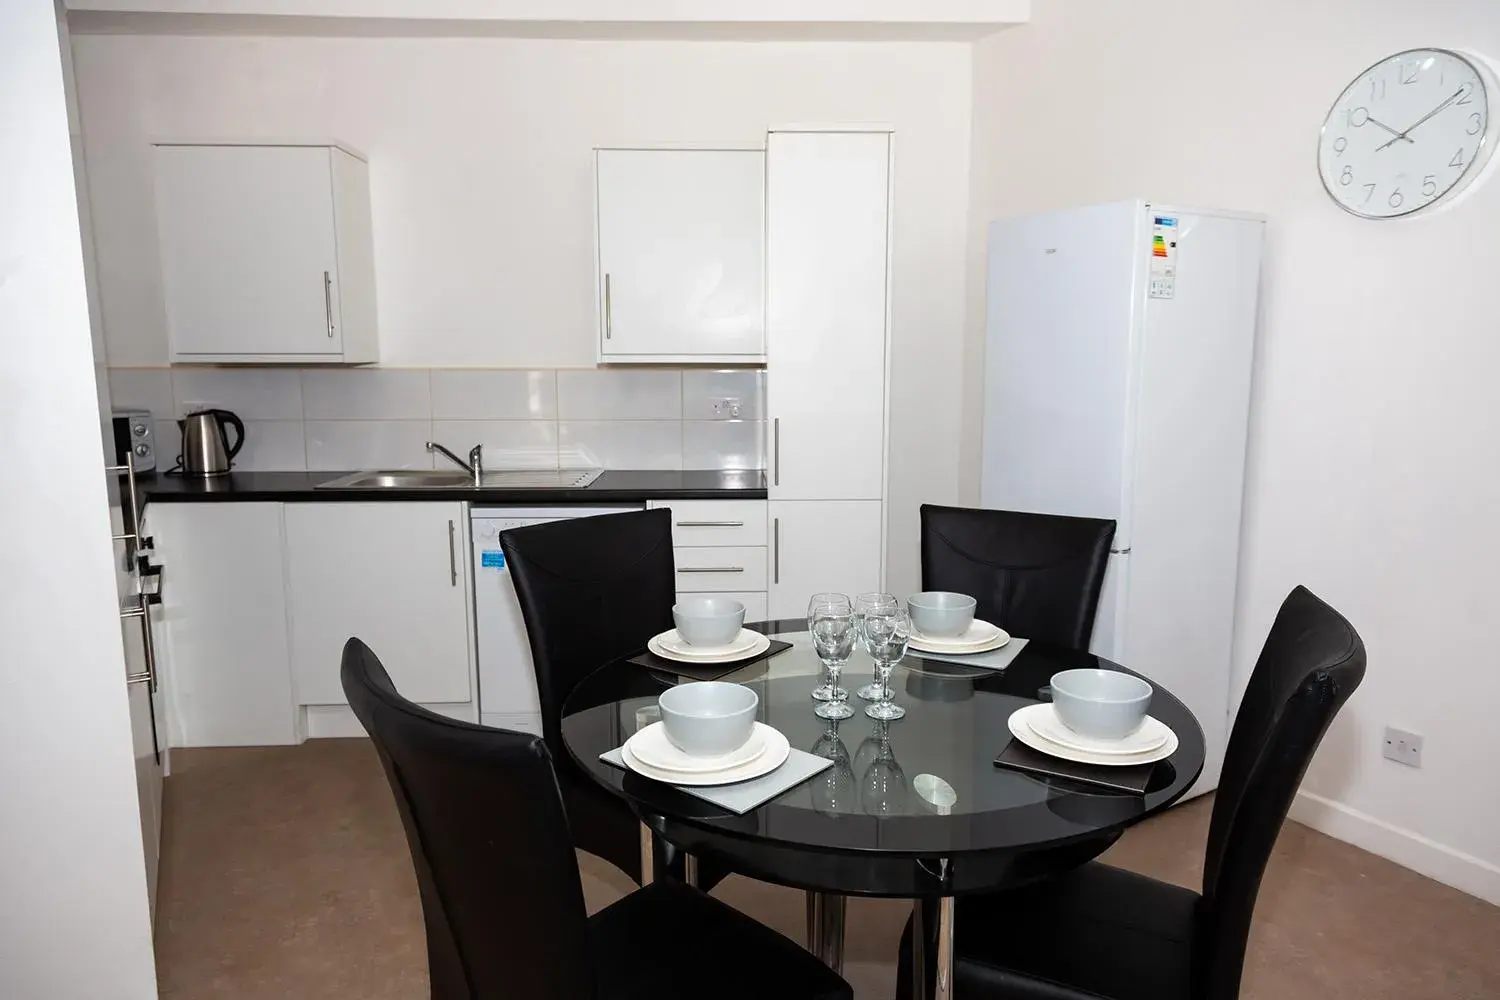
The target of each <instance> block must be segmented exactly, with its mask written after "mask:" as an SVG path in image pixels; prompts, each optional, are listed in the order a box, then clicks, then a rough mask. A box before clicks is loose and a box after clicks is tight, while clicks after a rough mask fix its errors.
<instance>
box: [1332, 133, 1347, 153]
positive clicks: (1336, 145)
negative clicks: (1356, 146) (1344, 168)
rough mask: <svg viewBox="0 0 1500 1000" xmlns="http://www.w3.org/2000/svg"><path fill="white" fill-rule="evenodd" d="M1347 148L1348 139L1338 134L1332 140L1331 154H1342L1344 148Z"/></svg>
mask: <svg viewBox="0 0 1500 1000" xmlns="http://www.w3.org/2000/svg"><path fill="white" fill-rule="evenodd" d="M1348 148H1349V140H1348V139H1346V138H1345V137H1344V136H1339V137H1338V138H1337V139H1335V140H1333V155H1334V156H1343V155H1344V150H1346V149H1348Z"/></svg>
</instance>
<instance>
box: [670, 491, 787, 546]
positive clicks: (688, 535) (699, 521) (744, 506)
mask: <svg viewBox="0 0 1500 1000" xmlns="http://www.w3.org/2000/svg"><path fill="white" fill-rule="evenodd" d="M652 506H653V507H668V508H669V509H670V510H671V511H672V544H673V545H676V546H679V547H687V546H695V547H696V546H706V545H713V546H720V545H765V544H766V502H765V501H764V500H672V501H670V502H668V501H658V502H657V503H655V504H653V505H652Z"/></svg>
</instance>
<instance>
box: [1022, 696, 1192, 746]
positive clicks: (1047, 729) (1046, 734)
mask: <svg viewBox="0 0 1500 1000" xmlns="http://www.w3.org/2000/svg"><path fill="white" fill-rule="evenodd" d="M1037 707H1038V708H1041V707H1042V706H1037ZM1046 708H1048V709H1051V711H1045V712H1030V713H1028V714H1027V716H1026V724H1027V725H1028V726H1030V727H1031V730H1032V732H1034V733H1036V734H1037V735H1038V736H1040V737H1041V738H1042V739H1044V740H1051V741H1052V742H1053V743H1056V744H1058V745H1060V746H1065V747H1067V748H1068V749H1069V750H1082V751H1083V752H1084V753H1110V754H1121V753H1125V754H1130V753H1150V752H1151V751H1152V750H1155V749H1157V748H1158V747H1160V746H1161V745H1162V744H1163V743H1165V742H1167V737H1168V736H1170V735H1171V733H1172V730H1170V729H1168V728H1167V724H1166V723H1165V722H1160V721H1158V720H1156V719H1153V718H1152V717H1151V716H1149V715H1148V716H1146V721H1145V722H1143V723H1141V728H1139V729H1137V730H1136V731H1135V732H1133V733H1131V734H1130V735H1129V736H1126V737H1123V738H1122V739H1118V740H1102V739H1099V738H1098V737H1096V736H1085V735H1083V734H1082V733H1080V732H1076V731H1075V730H1072V729H1069V728H1068V724H1067V723H1066V722H1064V721H1063V720H1062V718H1061V717H1060V716H1059V715H1058V714H1057V706H1056V705H1047V706H1046Z"/></svg>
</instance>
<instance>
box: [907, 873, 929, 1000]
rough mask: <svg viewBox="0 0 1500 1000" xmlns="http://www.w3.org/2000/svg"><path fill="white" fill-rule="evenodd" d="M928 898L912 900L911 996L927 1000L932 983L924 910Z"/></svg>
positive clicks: (916, 999)
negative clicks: (929, 972)
mask: <svg viewBox="0 0 1500 1000" xmlns="http://www.w3.org/2000/svg"><path fill="white" fill-rule="evenodd" d="M925 905H926V900H924V899H923V898H922V897H921V896H918V897H917V898H916V899H914V900H912V901H911V997H912V1000H927V992H928V989H929V987H930V986H931V983H929V982H928V980H927V924H926V921H925V920H924V919H923V914H922V910H923V908H924V907H925Z"/></svg>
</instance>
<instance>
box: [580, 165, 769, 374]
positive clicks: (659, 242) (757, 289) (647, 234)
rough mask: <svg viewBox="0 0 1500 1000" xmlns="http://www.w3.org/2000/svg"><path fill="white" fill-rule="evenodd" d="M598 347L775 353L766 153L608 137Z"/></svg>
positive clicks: (600, 180) (601, 168)
mask: <svg viewBox="0 0 1500 1000" xmlns="http://www.w3.org/2000/svg"><path fill="white" fill-rule="evenodd" d="M595 157H596V160H595V162H596V182H597V185H598V190H597V198H598V204H597V208H598V227H599V229H598V239H599V260H598V282H599V287H598V296H599V355H600V358H601V360H605V361H614V362H630V361H640V362H644V361H666V360H673V359H677V360H712V359H719V360H725V361H747V360H756V359H759V358H762V357H764V355H765V293H764V288H765V284H764V275H765V266H764V259H765V235H764V234H765V154H764V153H762V152H760V151H759V150H696V149H600V150H597V151H596V152H595Z"/></svg>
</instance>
